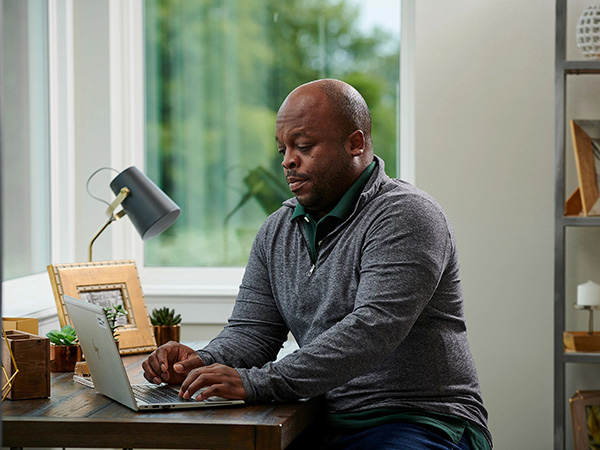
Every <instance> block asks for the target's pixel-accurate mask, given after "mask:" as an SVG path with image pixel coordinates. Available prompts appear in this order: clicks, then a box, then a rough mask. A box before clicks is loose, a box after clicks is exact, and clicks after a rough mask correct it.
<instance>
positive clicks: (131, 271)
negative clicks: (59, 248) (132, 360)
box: [48, 260, 156, 355]
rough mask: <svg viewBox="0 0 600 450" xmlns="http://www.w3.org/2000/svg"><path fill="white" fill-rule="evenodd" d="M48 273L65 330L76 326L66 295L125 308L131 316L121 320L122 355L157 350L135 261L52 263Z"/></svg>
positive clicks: (119, 336) (118, 322)
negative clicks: (67, 306)
mask: <svg viewBox="0 0 600 450" xmlns="http://www.w3.org/2000/svg"><path fill="white" fill-rule="evenodd" d="M48 274H49V275H50V283H51V284H52V291H53V292H54V300H55V302H56V308H57V310H58V318H59V320H60V326H61V327H62V326H65V325H66V324H72V323H71V319H70V317H69V313H68V311H67V308H66V307H65V302H64V296H65V295H68V296H70V297H75V298H78V299H80V300H83V301H86V302H89V303H93V304H95V305H98V306H102V307H106V306H116V305H123V306H124V307H125V309H126V310H127V316H126V317H121V318H119V320H118V321H117V325H120V328H119V329H118V330H117V332H118V338H119V351H120V353H121V354H122V355H125V354H131V353H145V352H151V351H153V350H155V349H156V341H155V340H154V334H153V333H152V325H151V323H150V317H149V315H148V311H147V309H146V303H145V302H144V295H143V293H142V286H141V283H140V279H139V276H138V271H137V267H136V265H135V261H132V260H126V261H102V262H87V263H73V264H50V265H49V266H48ZM76 331H77V330H76Z"/></svg>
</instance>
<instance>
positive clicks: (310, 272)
mask: <svg viewBox="0 0 600 450" xmlns="http://www.w3.org/2000/svg"><path fill="white" fill-rule="evenodd" d="M322 243H323V240H322V239H321V240H320V241H319V242H317V255H316V256H317V259H318V258H319V249H320V248H321V244H322ZM316 268H317V261H316V260H315V262H314V263H312V266H311V267H310V270H309V271H308V276H309V277H310V276H311V275H312V274H313V272H314V271H315V269H316Z"/></svg>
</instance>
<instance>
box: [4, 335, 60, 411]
mask: <svg viewBox="0 0 600 450" xmlns="http://www.w3.org/2000/svg"><path fill="white" fill-rule="evenodd" d="M6 337H7V338H8V345H10V348H11V350H12V352H13V355H14V357H15V362H16V364H17V368H18V369H19V372H18V373H17V375H16V376H15V378H14V379H13V381H12V389H11V390H10V391H9V393H8V396H7V398H9V399H11V400H20V399H26V398H44V397H50V340H49V339H48V338H45V337H41V336H36V335H34V334H31V333H26V332H24V331H16V330H9V331H6ZM2 367H4V369H5V370H6V372H7V373H8V378H9V379H10V377H12V376H13V374H14V373H15V366H14V364H13V361H12V359H11V357H10V353H9V352H8V348H7V343H6V340H5V339H4V337H2ZM2 378H3V379H2V386H4V385H5V384H6V378H5V377H4V375H2ZM2 394H3V395H4V392H2Z"/></svg>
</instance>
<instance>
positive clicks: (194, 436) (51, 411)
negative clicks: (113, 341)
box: [2, 355, 318, 450]
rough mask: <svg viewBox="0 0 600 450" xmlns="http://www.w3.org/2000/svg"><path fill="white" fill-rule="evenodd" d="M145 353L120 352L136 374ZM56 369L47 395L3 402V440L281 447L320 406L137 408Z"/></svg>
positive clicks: (134, 376)
mask: <svg viewBox="0 0 600 450" xmlns="http://www.w3.org/2000/svg"><path fill="white" fill-rule="evenodd" d="M146 357H147V355H133V356H126V357H124V358H123V362H124V364H125V367H126V369H127V372H128V374H129V375H130V379H131V380H132V382H141V366H140V365H141V362H142V361H143V360H144V359H145V358H146ZM72 375H73V374H72V373H53V374H52V386H51V397H50V398H47V399H35V400H5V401H4V402H3V403H2V422H3V424H2V434H3V442H2V445H3V446H4V447H96V448H100V447H109V448H165V449H167V448H210V449H214V450H218V449H223V450H235V449H261V450H270V449H283V448H285V447H287V446H288V444H289V443H290V442H291V441H292V440H293V439H294V438H296V436H298V435H299V434H300V432H302V431H303V430H304V429H305V428H306V427H307V426H308V425H309V424H310V423H311V422H312V421H313V420H314V419H315V418H316V417H317V414H318V404H317V403H318V402H317V401H316V400H309V401H306V402H297V403H290V404H280V405H260V406H232V407H226V408H214V409H197V410H180V411H177V410H162V411H157V412H154V411H152V412H135V411H133V410H130V409H129V408H127V407H125V406H122V405H120V404H119V403H116V402H114V401H112V400H111V399H109V398H108V397H105V396H103V395H101V394H98V393H97V392H96V391H95V390H93V389H90V388H88V387H85V386H83V385H81V384H79V383H75V382H74V381H73V376H72Z"/></svg>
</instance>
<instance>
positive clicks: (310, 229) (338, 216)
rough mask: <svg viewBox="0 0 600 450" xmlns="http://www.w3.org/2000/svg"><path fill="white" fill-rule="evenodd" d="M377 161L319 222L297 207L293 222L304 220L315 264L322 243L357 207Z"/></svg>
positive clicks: (299, 205) (300, 206)
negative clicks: (300, 218) (298, 219)
mask: <svg viewBox="0 0 600 450" xmlns="http://www.w3.org/2000/svg"><path fill="white" fill-rule="evenodd" d="M375 165H376V163H375V161H373V162H372V163H371V164H369V166H368V167H367V168H366V169H365V170H364V171H363V173H361V174H360V176H359V177H358V178H357V180H356V181H355V182H354V183H353V184H352V186H350V188H349V189H348V190H347V191H346V193H345V194H344V195H343V196H342V198H341V199H340V201H339V202H338V203H337V205H335V208H333V209H332V210H331V211H330V212H329V213H328V214H326V215H325V216H323V217H322V218H321V220H319V221H318V222H317V221H316V220H315V219H314V218H313V217H312V216H311V215H310V213H308V211H306V209H305V208H304V206H302V205H301V204H300V203H298V204H297V205H296V209H294V214H293V215H292V219H291V220H292V221H294V220H296V219H297V218H299V217H303V218H304V228H305V230H306V235H307V237H308V244H309V248H310V259H311V261H312V262H313V263H314V262H315V261H316V260H317V253H318V251H319V247H320V245H321V241H322V240H323V238H324V237H325V236H327V235H328V234H329V233H330V232H331V231H332V230H333V229H334V228H335V227H336V226H337V225H338V224H340V223H342V222H343V221H344V220H346V219H347V218H348V217H350V214H352V211H354V207H355V206H356V202H357V201H358V197H360V194H361V192H362V191H363V189H364V188H365V186H366V184H367V181H369V178H370V177H371V174H372V173H373V170H375Z"/></svg>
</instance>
